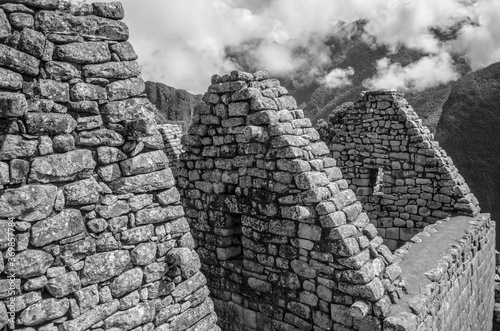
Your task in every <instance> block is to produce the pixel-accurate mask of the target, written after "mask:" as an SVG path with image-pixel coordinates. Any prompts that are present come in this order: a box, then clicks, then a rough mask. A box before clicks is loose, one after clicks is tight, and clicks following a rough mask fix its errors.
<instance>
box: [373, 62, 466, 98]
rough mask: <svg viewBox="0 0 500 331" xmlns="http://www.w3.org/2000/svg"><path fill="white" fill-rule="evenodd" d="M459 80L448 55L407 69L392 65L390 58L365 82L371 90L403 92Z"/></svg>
mask: <svg viewBox="0 0 500 331" xmlns="http://www.w3.org/2000/svg"><path fill="white" fill-rule="evenodd" d="M458 78H459V75H458V73H457V72H456V71H455V68H454V66H453V60H452V59H451V56H450V55H449V54H448V53H445V52H443V53H439V54H437V55H432V56H426V57H423V58H421V59H420V60H419V61H417V62H414V63H411V64H409V65H407V66H405V67H403V66H401V64H399V63H390V60H389V59H388V58H383V59H380V60H378V61H377V74H376V75H375V76H374V77H372V78H369V79H366V80H365V81H364V82H363V86H364V87H366V88H368V89H370V90H380V89H398V90H402V91H406V90H410V89H411V90H415V91H422V90H424V89H427V88H430V87H434V86H438V85H440V84H445V83H448V82H450V81H453V80H456V79H458Z"/></svg>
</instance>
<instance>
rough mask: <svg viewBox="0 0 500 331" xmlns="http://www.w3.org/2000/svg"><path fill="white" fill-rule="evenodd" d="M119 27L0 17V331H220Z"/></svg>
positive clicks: (55, 15)
mask: <svg viewBox="0 0 500 331" xmlns="http://www.w3.org/2000/svg"><path fill="white" fill-rule="evenodd" d="M123 16H124V13H123V6H122V5H121V4H120V3H117V2H94V3H85V2H82V1H74V0H70V1H65V0H19V1H16V2H15V3H6V2H5V1H4V2H3V3H2V4H1V5H0V88H1V89H2V91H0V273H1V277H0V299H1V301H0V329H2V330H3V329H4V328H5V327H6V324H7V323H8V322H10V324H11V325H10V326H9V329H14V330H23V331H85V330H90V329H92V330H96V331H102V330H104V329H106V330H110V331H118V330H134V331H153V330H154V329H158V330H162V329H163V330H174V329H179V328H182V329H184V330H186V329H187V328H188V327H189V328H191V330H193V331H194V330H201V329H203V330H207V331H218V330H220V329H219V327H218V326H216V322H217V318H216V317H215V313H214V311H213V306H212V305H209V304H208V302H210V299H209V298H208V288H207V286H206V284H205V283H201V282H200V281H199V280H197V279H198V278H199V276H197V277H196V278H195V279H193V280H192V279H191V278H193V277H195V275H196V274H200V263H199V258H198V256H197V254H196V252H195V251H194V241H193V238H192V236H191V234H190V229H189V225H188V223H187V221H186V219H185V218H183V216H184V214H185V213H184V209H183V207H182V206H181V204H180V195H179V194H178V192H177V190H176V189H175V177H174V174H173V173H172V170H171V169H170V167H169V166H170V164H169V159H168V157H167V155H170V154H169V153H171V149H168V148H166V146H165V144H166V143H167V142H165V141H164V139H163V138H165V139H167V140H168V139H170V138H171V136H170V135H168V134H165V131H162V132H160V131H158V130H157V126H156V122H155V120H154V114H155V108H154V106H153V105H152V104H151V103H150V102H149V101H148V100H147V99H146V98H145V97H144V95H143V94H142V93H143V91H144V82H143V81H142V79H140V78H138V77H137V76H139V75H140V68H139V65H138V63H137V62H136V61H135V60H136V59H137V55H136V54H135V52H134V50H133V47H132V45H131V44H130V43H129V42H126V39H127V38H128V28H127V27H126V25H125V24H124V23H123V22H121V21H120V19H121V18H123ZM162 133H163V136H162ZM176 133H177V136H176V148H177V149H176V151H177V152H178V153H180V150H181V148H180V136H181V132H180V131H179V132H177V131H176ZM172 140H173V138H172ZM178 153H177V155H178ZM160 200H161V205H160V202H159V201H160ZM157 208H161V212H160V213H159V214H158V213H156V211H157ZM146 210H147V211H148V212H145V211H146ZM14 239H15V241H13V240H14ZM174 248H175V249H176V250H178V253H181V252H182V253H183V254H177V255H173V252H170V251H171V250H172V249H174ZM169 252H170V253H169ZM14 253H15V254H14ZM167 254H169V255H168V256H169V259H170V260H171V261H172V262H171V265H168V264H167V263H166V262H165V260H166V255H167ZM12 277H13V278H12ZM11 278H12V281H11ZM178 287H179V290H178V291H177V292H176V297H175V300H174V299H173V298H172V297H171V296H170V293H172V291H174V290H175V289H176V288H178ZM10 298H12V299H13V301H12V302H13V303H14V306H12V309H13V311H15V316H14V318H13V319H10V320H9V315H8V312H9V310H10V309H11V308H10V307H9V302H10ZM181 306H182V308H181ZM200 307H204V309H200ZM207 307H208V309H207ZM161 311H163V313H162V315H161V316H163V317H165V316H166V313H165V312H167V311H173V312H175V314H174V315H172V316H170V317H169V318H168V319H164V318H163V317H162V320H161V325H159V324H158V325H156V324H155V318H156V317H157V316H158V315H160V312H161ZM180 314H183V316H186V317H187V318H188V319H189V323H184V322H182V320H179V319H175V320H174V317H175V316H176V315H180ZM208 316H210V318H208ZM177 326H179V327H177Z"/></svg>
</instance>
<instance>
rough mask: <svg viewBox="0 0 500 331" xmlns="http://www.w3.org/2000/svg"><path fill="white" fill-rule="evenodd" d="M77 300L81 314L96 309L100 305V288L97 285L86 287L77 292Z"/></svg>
mask: <svg viewBox="0 0 500 331" xmlns="http://www.w3.org/2000/svg"><path fill="white" fill-rule="evenodd" d="M75 298H76V300H77V301H78V306H79V308H80V314H84V313H85V312H87V311H88V310H90V309H92V308H94V307H95V306H97V304H98V303H99V288H98V287H97V284H94V285H91V286H87V287H84V288H82V289H80V290H78V291H76V292H75Z"/></svg>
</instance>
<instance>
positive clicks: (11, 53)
mask: <svg viewBox="0 0 500 331" xmlns="http://www.w3.org/2000/svg"><path fill="white" fill-rule="evenodd" d="M0 65H1V66H3V67H6V68H8V69H11V70H14V71H15V72H18V73H20V74H25V75H28V76H37V75H38V73H39V69H38V68H39V66H40V60H38V59H37V58H36V57H34V56H31V55H29V54H26V53H23V52H20V51H18V50H15V49H13V48H11V47H8V46H6V45H3V44H0Z"/></svg>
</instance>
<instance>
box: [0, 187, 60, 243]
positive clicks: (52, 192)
mask: <svg viewBox="0 0 500 331" xmlns="http://www.w3.org/2000/svg"><path fill="white" fill-rule="evenodd" d="M56 196H57V187H56V186H54V185H25V186H22V187H20V188H13V189H7V190H5V191H4V192H3V193H2V194H1V195H0V218H9V217H15V218H17V219H19V220H21V221H27V222H34V221H38V220H41V219H44V218H46V217H47V216H49V215H50V213H51V212H52V209H53V207H54V203H55V200H56ZM0 236H1V235H0Z"/></svg>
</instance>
